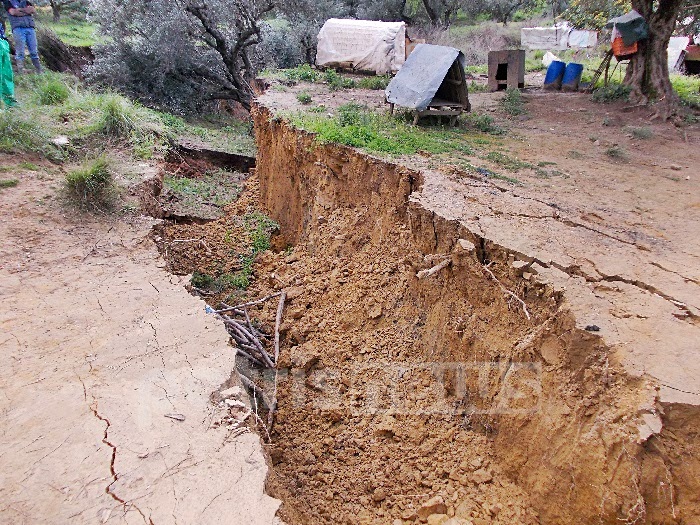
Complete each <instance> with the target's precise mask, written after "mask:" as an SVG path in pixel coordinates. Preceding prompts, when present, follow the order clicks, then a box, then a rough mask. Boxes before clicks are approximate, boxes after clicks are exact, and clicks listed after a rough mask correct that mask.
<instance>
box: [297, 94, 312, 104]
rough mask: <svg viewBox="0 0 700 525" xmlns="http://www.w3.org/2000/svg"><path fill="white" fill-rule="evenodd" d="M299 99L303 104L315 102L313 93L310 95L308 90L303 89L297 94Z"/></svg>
mask: <svg viewBox="0 0 700 525" xmlns="http://www.w3.org/2000/svg"><path fill="white" fill-rule="evenodd" d="M297 100H298V101H299V102H301V103H302V104H305V105H306V104H311V103H312V102H313V99H312V98H311V95H309V94H308V93H307V92H306V91H302V92H301V93H299V94H298V95H297Z"/></svg>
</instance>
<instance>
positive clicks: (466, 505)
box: [455, 500, 474, 518]
mask: <svg viewBox="0 0 700 525" xmlns="http://www.w3.org/2000/svg"><path fill="white" fill-rule="evenodd" d="M472 510H474V504H473V503H472V502H471V501H469V500H464V501H463V502H462V503H460V504H459V505H457V508H456V509H455V516H456V517H458V518H469V517H471V515H472Z"/></svg>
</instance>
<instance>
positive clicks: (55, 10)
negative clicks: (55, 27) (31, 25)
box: [49, 0, 61, 22]
mask: <svg viewBox="0 0 700 525" xmlns="http://www.w3.org/2000/svg"><path fill="white" fill-rule="evenodd" d="M49 3H50V4H51V13H52V14H53V21H54V22H60V21H61V4H59V3H58V1H57V0H51V1H50V2H49Z"/></svg>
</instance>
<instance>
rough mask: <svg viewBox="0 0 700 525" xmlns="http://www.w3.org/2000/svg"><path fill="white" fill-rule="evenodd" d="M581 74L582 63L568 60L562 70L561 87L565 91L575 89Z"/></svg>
mask: <svg viewBox="0 0 700 525" xmlns="http://www.w3.org/2000/svg"><path fill="white" fill-rule="evenodd" d="M581 75H583V64H577V63H575V62H569V63H568V64H567V66H566V70H565V71H564V78H563V79H562V81H561V88H562V89H563V90H565V91H576V90H577V89H578V84H579V82H581Z"/></svg>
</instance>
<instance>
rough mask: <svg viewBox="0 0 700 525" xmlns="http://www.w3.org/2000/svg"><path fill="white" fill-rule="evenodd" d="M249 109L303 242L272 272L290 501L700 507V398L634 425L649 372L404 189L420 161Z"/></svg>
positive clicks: (374, 515) (522, 508) (523, 513)
mask: <svg viewBox="0 0 700 525" xmlns="http://www.w3.org/2000/svg"><path fill="white" fill-rule="evenodd" d="M253 115H254V119H255V127H256V136H257V140H258V151H259V156H258V161H257V174H258V176H259V180H260V192H261V204H262V206H263V207H264V208H266V209H267V210H269V212H270V213H271V216H272V217H273V218H274V219H275V220H277V221H278V222H279V223H280V225H281V231H282V232H283V233H284V236H285V241H286V243H288V244H290V245H294V246H295V249H294V256H293V257H291V258H289V260H288V261H287V263H286V264H285V265H283V266H281V267H278V268H275V272H274V276H275V278H277V279H281V280H282V281H284V282H286V283H289V284H290V285H292V286H291V288H290V290H291V292H290V310H289V318H288V319H287V320H286V321H285V325H284V331H283V332H284V334H283V335H284V347H285V348H284V350H283V359H285V361H286V365H287V366H288V367H289V368H290V370H291V373H290V375H289V377H287V378H286V379H283V380H281V381H280V386H279V392H278V399H279V412H278V416H277V423H276V425H275V428H274V432H273V443H274V445H273V446H272V449H271V457H272V461H273V465H274V467H275V468H274V473H273V474H272V476H271V478H270V481H269V485H270V488H271V489H272V491H273V494H274V495H276V496H279V497H281V498H282V499H283V501H284V508H283V516H284V517H285V518H286V519H287V520H289V521H290V522H291V523H357V522H366V523H374V522H376V523H390V522H391V521H392V520H397V519H398V520H403V522H406V523H412V522H414V521H416V520H421V519H423V520H425V519H426V518H427V514H426V512H428V513H433V514H435V513H437V514H440V513H443V512H444V513H446V514H447V515H449V516H456V518H458V519H463V520H476V519H480V520H486V521H485V523H488V522H493V523H620V522H627V523H635V522H636V523H643V522H648V523H693V521H692V520H693V519H695V516H696V513H695V510H696V509H697V495H696V494H697V490H695V487H696V486H697V482H696V481H695V479H696V477H695V476H694V474H695V473H696V472H697V471H698V470H697V464H696V463H695V462H694V460H690V458H688V457H687V455H688V454H693V453H694V449H695V445H694V443H697V434H696V430H695V427H694V426H693V425H692V424H690V426H688V424H689V422H690V421H692V420H693V419H692V416H693V415H694V414H695V415H696V414H697V411H696V410H695V409H693V408H678V409H676V410H677V412H676V413H677V414H678V418H677V419H675V420H674V421H670V420H669V417H670V416H669V414H670V413H672V411H670V410H669V411H667V413H666V414H665V416H664V417H665V418H666V420H667V421H666V423H667V429H665V430H664V432H663V433H662V434H661V435H660V436H654V437H652V438H651V439H649V440H648V441H647V442H646V443H645V444H643V445H640V444H638V443H637V438H638V430H637V417H638V413H639V407H641V406H650V410H652V411H654V410H663V407H658V406H654V394H655V393H654V390H653V388H652V387H651V386H650V385H647V384H646V383H645V382H644V381H643V380H641V379H632V378H629V377H627V376H626V375H625V374H624V373H623V372H622V371H621V369H620V368H619V367H618V366H617V365H616V363H614V362H611V361H610V359H609V355H608V349H607V348H606V347H605V345H604V344H603V343H602V340H601V339H600V338H599V337H598V336H597V335H596V334H595V333H589V332H586V331H583V330H580V329H578V328H576V325H575V322H574V319H572V316H571V314H570V313H569V312H568V310H567V308H566V302H565V300H564V298H563V296H562V295H561V294H560V293H555V292H553V291H552V289H551V288H550V287H548V286H547V285H545V284H542V283H540V282H539V281H538V278H537V276H536V275H533V274H531V272H529V271H528V272H526V273H523V272H522V270H518V267H519V266H518V265H517V264H514V263H516V262H517V261H515V260H514V257H513V255H512V254H510V253H509V252H508V250H507V249H505V248H504V247H501V246H498V245H495V244H493V243H492V242H490V241H489V240H488V239H483V238H479V237H478V236H476V235H474V234H473V233H471V232H469V231H467V230H466V229H465V228H463V227H462V226H461V225H459V224H457V223H454V222H449V221H447V220H445V219H443V218H442V217H440V216H439V215H438V214H436V213H435V212H433V211H431V210H427V209H425V208H423V207H422V206H420V205H419V204H417V203H415V202H411V199H410V196H411V194H412V193H414V192H418V191H420V185H421V181H422V176H421V174H420V173H418V172H416V171H412V170H410V169H408V168H406V167H402V166H398V165H395V164H392V163H389V162H385V161H382V160H378V159H375V158H372V157H369V156H367V155H363V154H360V153H358V152H356V151H354V150H352V149H350V148H346V147H342V146H337V145H319V144H316V143H315V142H314V141H313V137H312V136H310V135H308V134H305V133H303V132H300V131H298V130H294V129H292V128H291V127H289V126H288V125H287V124H285V123H284V122H283V121H281V120H279V119H276V118H273V117H272V115H271V114H270V113H269V112H268V111H267V110H266V109H265V108H262V107H257V108H255V109H254V112H253ZM446 260H449V263H447V266H445V267H444V268H442V269H440V270H438V271H437V272H436V273H435V274H433V275H430V276H428V277H424V278H423V279H419V278H418V277H417V274H418V272H420V271H424V270H426V269H429V268H431V267H435V266H437V265H439V264H440V263H441V262H443V261H446ZM508 292H512V294H514V295H515V296H517V297H514V296H513V295H511V294H509V293H508ZM517 298H522V299H523V300H524V302H525V304H526V307H525V308H523V306H522V304H521V303H520V302H519V301H518V299H517ZM695 420H697V419H695ZM683 421H686V425H683V423H682V422H683ZM674 426H675V427H676V428H675V430H673V428H674ZM679 434H681V435H680V436H679ZM679 443H681V444H682V445H680V444H679ZM679 487H682V488H679ZM435 496H437V497H439V498H442V501H444V502H445V505H444V508H443V507H440V506H438V507H435V508H430V509H428V510H425V508H424V507H421V505H423V504H424V503H425V501H426V500H428V499H430V498H431V497H435ZM465 522H466V521H465Z"/></svg>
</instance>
